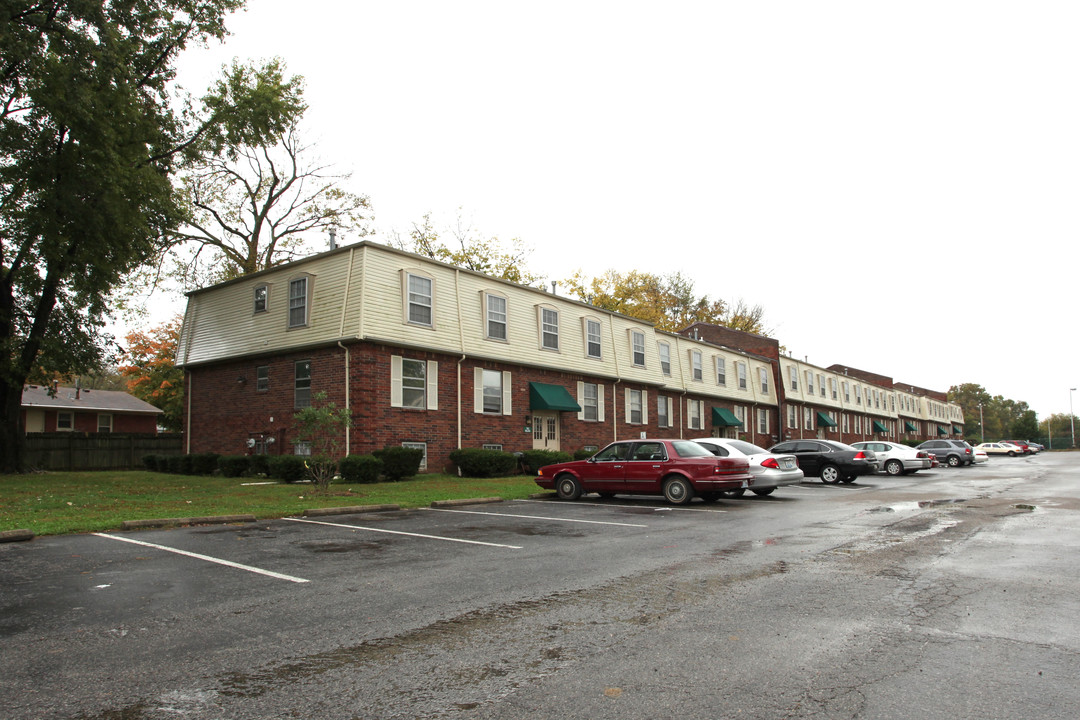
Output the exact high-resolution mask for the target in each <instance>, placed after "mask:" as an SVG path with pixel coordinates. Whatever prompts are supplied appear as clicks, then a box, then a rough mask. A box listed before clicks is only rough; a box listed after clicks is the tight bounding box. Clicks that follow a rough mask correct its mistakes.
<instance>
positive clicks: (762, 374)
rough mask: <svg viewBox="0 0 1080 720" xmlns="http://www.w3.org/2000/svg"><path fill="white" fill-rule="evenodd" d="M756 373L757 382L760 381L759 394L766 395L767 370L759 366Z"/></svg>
mask: <svg viewBox="0 0 1080 720" xmlns="http://www.w3.org/2000/svg"><path fill="white" fill-rule="evenodd" d="M757 374H758V382H760V383H761V394H762V395H768V394H769V373H768V371H767V370H766V369H765V368H763V367H759V368H758V369H757Z"/></svg>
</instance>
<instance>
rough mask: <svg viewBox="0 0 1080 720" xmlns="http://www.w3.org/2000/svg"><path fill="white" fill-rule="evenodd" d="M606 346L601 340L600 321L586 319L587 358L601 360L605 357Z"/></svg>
mask: <svg viewBox="0 0 1080 720" xmlns="http://www.w3.org/2000/svg"><path fill="white" fill-rule="evenodd" d="M603 352H604V346H603V344H602V343H601V340H600V321H599V320H596V319H595V318H585V357H591V358H596V359H600V358H602V357H603Z"/></svg>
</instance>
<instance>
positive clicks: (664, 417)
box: [656, 395, 671, 428]
mask: <svg viewBox="0 0 1080 720" xmlns="http://www.w3.org/2000/svg"><path fill="white" fill-rule="evenodd" d="M656 424H657V425H659V426H660V427H662V428H669V427H671V398H669V397H668V396H666V395H657V396H656Z"/></svg>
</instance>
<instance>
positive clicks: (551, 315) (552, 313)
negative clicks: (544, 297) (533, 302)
mask: <svg viewBox="0 0 1080 720" xmlns="http://www.w3.org/2000/svg"><path fill="white" fill-rule="evenodd" d="M537 317H538V320H539V323H540V348H541V349H542V350H555V351H558V349H559V311H558V310H556V309H554V308H548V307H543V306H541V307H540V308H539V314H538V316H537Z"/></svg>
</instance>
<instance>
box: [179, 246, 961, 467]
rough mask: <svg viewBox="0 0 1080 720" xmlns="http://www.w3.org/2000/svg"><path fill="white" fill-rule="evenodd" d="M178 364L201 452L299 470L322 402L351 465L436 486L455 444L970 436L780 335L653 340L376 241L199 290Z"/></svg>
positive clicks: (953, 421)
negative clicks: (298, 432) (298, 415)
mask: <svg viewBox="0 0 1080 720" xmlns="http://www.w3.org/2000/svg"><path fill="white" fill-rule="evenodd" d="M177 364H178V365H179V366H181V367H183V368H184V370H185V375H186V383H185V393H186V395H185V415H186V417H185V438H186V440H185V442H186V449H187V451H188V452H193V453H194V452H218V453H222V454H242V453H248V452H251V453H269V454H283V453H286V454H287V453H296V454H305V453H307V452H309V451H310V448H307V447H305V446H304V445H303V444H302V443H297V442H295V441H294V440H293V437H294V435H295V433H294V429H293V427H292V417H293V414H294V413H295V412H296V410H297V409H298V408H301V407H305V406H306V405H309V404H310V403H311V401H312V397H313V396H314V395H315V394H316V393H320V392H322V393H325V394H326V396H327V399H328V400H329V401H332V402H334V403H335V404H336V405H337V406H338V407H347V408H348V409H349V411H350V413H351V416H352V418H353V425H352V427H351V428H350V429H349V431H348V432H347V433H346V434H345V437H344V438H343V442H342V445H343V446H344V448H345V450H346V452H349V453H355V454H360V453H369V452H371V451H372V450H376V449H379V448H382V447H386V446H390V445H406V446H412V447H417V448H421V449H423V450H424V451H425V463H426V467H428V468H430V469H433V470H434V469H443V468H446V467H447V466H448V463H449V459H448V456H449V453H450V452H451V451H453V450H454V449H456V448H459V447H487V448H493V449H502V450H508V451H521V450H526V449H529V448H548V449H555V450H565V451H574V450H578V449H598V448H600V447H603V446H604V445H606V444H607V443H609V442H611V441H613V440H620V439H627V438H636V437H642V436H646V437H678V438H693V437H700V436H708V435H716V436H726V437H740V438H743V439H746V440H748V441H750V442H753V443H756V444H758V445H762V446H766V447H767V446H769V445H771V444H772V443H775V442H778V441H780V440H781V439H785V438H790V437H810V436H812V437H829V438H835V439H839V440H844V441H846V442H851V441H855V440H859V439H869V438H873V437H878V438H888V439H914V438H915V436H920V439H922V436H937V435H936V431H933V432H932V431H931V430H933V428H935V427H945V426H947V427H948V428H949V429H950V431H952V432H950V433H949V435H950V436H953V435H956V434H962V429H963V428H962V422H963V421H962V416H961V417H960V418H957V417H956V414H957V412H958V410H959V409H958V408H956V406H950V405H949V404H948V403H947V401H944V400H943V397H942V395H941V394H940V393H937V394H934V393H930V391H923V390H919V389H916V388H915V387H914V386H906V387H908V388H909V389H908V390H905V391H901V390H900V389H898V388H896V387H894V385H893V383H892V381H891V380H889V379H887V378H883V377H881V376H874V378H873V379H870V378H869V377H868V376H867V374H865V373H862V374H860V373H859V372H858V371H855V372H852V371H851V370H850V369H844V370H843V371H841V370H840V369H838V368H836V367H834V368H831V369H824V368H819V367H816V366H812V365H810V364H808V363H806V362H799V361H796V360H793V359H792V358H790V357H784V356H782V355H781V353H780V349H779V344H778V343H777V341H775V340H773V339H771V338H766V337H762V336H758V335H753V334H750V333H742V332H740V331H734V330H730V329H728V328H722V327H719V326H715V325H707V324H702V323H698V324H695V325H692V326H690V327H689V328H686V329H684V330H683V331H681V332H679V333H667V332H662V331H659V330H657V329H656V328H654V327H653V326H652V325H651V324H649V323H647V322H644V321H641V320H638V319H636V318H631V317H627V316H624V315H620V314H618V313H612V312H608V311H604V310H601V309H599V308H596V307H594V306H592V305H589V304H587V303H583V302H579V301H577V300H574V299H571V298H567V297H562V296H558V295H555V294H553V293H550V292H546V291H545V290H544V289H541V288H534V287H528V286H523V285H517V284H514V283H510V282H506V281H503V280H499V279H496V278H492V277H488V276H486V275H483V274H481V273H477V272H472V271H469V270H464V269H462V268H458V267H454V266H451V265H447V264H445V263H441V262H438V261H435V260H432V259H430V258H426V257H422V256H419V255H415V254H412V253H407V252H403V251H400V250H397V249H393V248H389V247H386V246H383V245H380V244H377V243H373V242H370V241H364V242H360V243H357V244H355V245H351V246H347V247H343V248H338V249H335V250H331V251H329V252H325V253H321V254H319V255H315V256H312V257H309V258H306V259H303V260H300V261H297V262H293V263H290V264H288V265H283V266H280V267H277V268H273V269H271V270H267V271H264V272H260V273H256V274H253V275H248V276H245V277H242V278H238V279H236V280H232V281H229V282H226V283H222V284H220V285H215V286H213V287H208V288H205V289H202V290H197V291H194V292H192V293H189V294H188V305H187V310H186V313H185V316H184V324H183V329H182V331H181V335H180V342H179V347H178V359H177ZM902 398H903V399H902ZM912 399H913V400H912ZM939 413H941V415H940V418H941V419H942V422H940V423H939V422H937V420H938V419H939ZM943 418H948V420H947V422H946V421H945V420H944V419H943ZM908 419H910V423H920V424H919V425H917V426H916V430H914V431H909V427H908V424H905V423H906V422H908V421H909V420H908Z"/></svg>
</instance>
